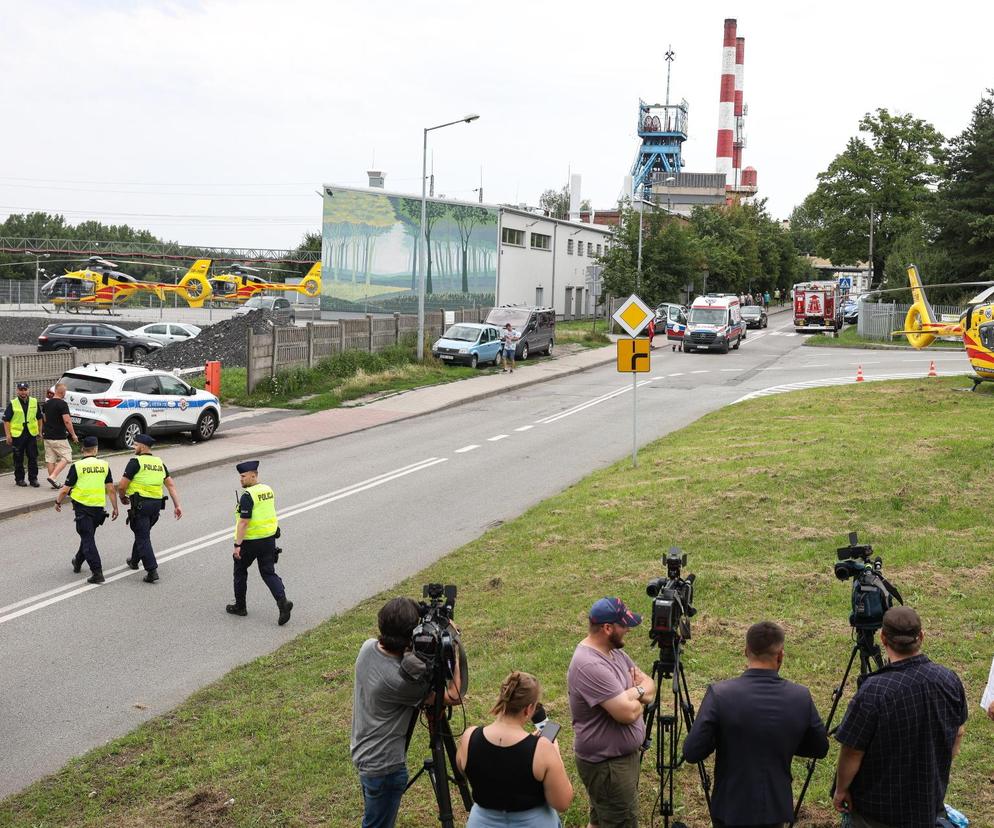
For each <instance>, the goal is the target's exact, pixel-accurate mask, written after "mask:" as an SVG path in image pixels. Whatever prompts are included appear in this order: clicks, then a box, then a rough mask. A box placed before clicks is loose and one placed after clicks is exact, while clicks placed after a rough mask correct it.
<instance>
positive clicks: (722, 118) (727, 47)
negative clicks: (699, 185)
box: [715, 18, 736, 188]
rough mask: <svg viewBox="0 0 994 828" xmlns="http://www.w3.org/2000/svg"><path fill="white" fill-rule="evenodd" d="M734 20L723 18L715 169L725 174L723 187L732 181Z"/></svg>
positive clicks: (728, 185) (730, 184) (729, 184)
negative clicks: (723, 33) (723, 30)
mask: <svg viewBox="0 0 994 828" xmlns="http://www.w3.org/2000/svg"><path fill="white" fill-rule="evenodd" d="M735 52H736V43H735V20H734V19H733V18H727V19H726V20H725V38H724V41H723V42H722V48H721V97H720V98H719V103H718V153H717V156H718V158H717V165H716V167H715V169H716V171H717V172H719V173H724V174H725V187H726V188H731V187H732V185H733V183H734V177H733V167H732V150H733V143H734V141H735V63H736V61H735Z"/></svg>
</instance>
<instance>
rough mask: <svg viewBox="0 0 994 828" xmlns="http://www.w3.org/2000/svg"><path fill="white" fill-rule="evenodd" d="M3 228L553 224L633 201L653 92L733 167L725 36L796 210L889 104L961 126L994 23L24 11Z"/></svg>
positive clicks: (591, 9)
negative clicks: (723, 107) (725, 135)
mask: <svg viewBox="0 0 994 828" xmlns="http://www.w3.org/2000/svg"><path fill="white" fill-rule="evenodd" d="M0 9H2V11H3V25H2V28H0V91H2V93H3V100H4V103H5V118H4V129H3V130H2V134H0V148H2V151H0V218H3V217H5V216H6V215H7V214H9V213H12V212H24V211H27V210H46V211H49V212H60V213H63V214H65V215H66V217H67V218H68V219H69V220H70V221H72V222H74V223H75V222H77V221H80V220H83V219H88V218H93V219H98V220H101V221H105V222H116V223H128V224H131V225H134V226H140V227H147V228H149V229H150V230H152V231H153V232H155V233H156V234H157V235H160V236H162V237H164V238H167V239H174V240H178V241H182V242H187V243H194V244H212V245H226V246H257V247H288V246H292V245H294V244H296V243H297V242H298V241H299V239H300V237H301V235H302V234H303V233H304V231H305V230H317V229H318V226H319V223H320V215H321V204H320V199H319V198H318V196H317V195H316V193H315V190H316V189H317V188H318V187H319V186H320V185H321V184H322V183H337V184H354V185H364V184H365V183H366V175H365V171H366V170H367V169H370V168H371V167H372V168H376V169H382V170H384V171H385V172H386V176H387V188H388V189H391V190H397V191H401V192H418V191H419V188H420V165H421V137H422V132H421V130H422V128H423V127H425V126H430V125H433V124H437V123H442V122H444V121H448V120H452V119H454V118H458V117H460V116H462V115H464V114H466V113H470V112H477V113H479V114H480V116H481V117H480V120H479V121H476V122H475V123H473V124H469V125H465V124H460V125H457V126H453V127H449V128H448V129H445V130H440V131H438V132H434V133H432V136H431V147H432V149H433V152H434V169H435V176H436V182H437V183H436V188H437V192H439V193H444V194H446V195H449V196H453V197H457V198H463V199H467V200H473V199H475V198H476V194H475V193H474V188H476V187H478V186H479V183H480V178H481V170H482V180H483V186H484V194H485V199H486V201H488V202H511V203H519V202H528V203H531V204H534V203H536V202H537V200H538V196H539V194H540V193H541V192H542V190H544V189H546V188H548V187H557V186H562V185H563V184H565V183H566V181H567V176H568V173H569V171H570V170H572V171H574V172H579V173H581V174H582V176H583V185H582V189H583V193H582V194H583V197H584V198H589V199H591V200H592V201H593V203H594V206H595V207H603V208H608V207H611V206H613V205H614V203H615V202H616V200H617V198H618V195H619V193H620V191H621V187H622V181H623V177H624V176H625V174H626V173H627V172H628V171H629V168H630V166H631V163H632V160H633V157H634V155H635V152H636V149H637V146H638V142H637V136H636V132H635V129H636V116H637V105H638V99H639V97H642V98H644V99H646V100H649V101H662V99H663V97H664V95H665V87H666V70H665V63H664V60H663V54H664V52H665V51H666V47H667V46H668V45H670V44H672V48H673V50H674V51H675V52H676V61H675V63H674V65H673V80H672V97H673V98H675V99H679V98H686V99H687V100H688V101H689V103H690V139H689V140H688V141H687V143H686V144H685V147H684V158H685V160H686V170H687V171H703V172H711V171H713V170H714V164H715V159H714V154H715V131H716V128H717V114H718V88H719V75H720V60H721V37H722V23H723V20H724V18H725V17H736V18H737V19H738V21H739V34H740V35H741V36H744V37H745V38H746V63H745V100H746V102H747V103H748V105H749V117H748V119H747V123H746V129H747V135H748V146H747V148H746V151H745V158H744V163H745V164H747V165H752V166H754V167H756V168H757V169H758V171H759V185H760V192H761V195H763V196H765V197H766V198H767V199H768V203H769V208H770V211H771V212H772V213H773V214H774V215H775V216H778V217H784V216H786V215H787V214H788V213H789V212H790V210H791V208H792V207H793V206H794V205H795V204H797V203H798V202H799V201H800V200H801V199H803V198H804V196H805V195H806V194H807V193H808V192H809V191H810V190H811V189H812V188H813V187H814V184H815V176H816V175H817V173H818V172H819V171H820V170H823V169H824V168H825V167H826V166H827V165H828V163H829V162H830V161H831V159H832V158H833V157H834V156H835V155H836V154H837V153H838V152H840V151H841V150H842V149H843V148H844V146H845V142H846V140H847V139H848V138H849V137H850V136H851V135H853V134H855V132H856V124H857V122H858V120H859V118H860V117H861V116H862V115H863V114H864V113H865V112H867V111H870V110H873V109H876V108H877V107H887V108H889V109H891V110H893V111H900V112H911V113H913V114H915V115H916V116H918V117H921V118H924V119H926V120H929V121H931V122H932V123H933V124H935V125H936V127H937V128H938V129H939V130H940V131H941V132H943V133H944V134H946V135H953V134H956V133H958V132H959V131H961V130H962V129H963V128H964V126H965V125H966V123H967V121H968V119H969V116H970V111H971V110H972V108H973V107H974V106H975V104H976V103H977V101H978V100H979V99H980V96H981V94H982V93H983V91H984V89H985V87H988V86H994V73H992V72H991V67H992V65H994V62H992V59H991V57H990V54H991V52H990V49H991V47H990V44H989V42H988V41H987V39H988V38H989V36H990V34H989V33H990V31H991V30H992V23H994V4H991V3H989V2H984V3H979V2H969V3H968V2H965V1H964V0H946V2H943V3H935V2H928V3H925V2H918V1H917V0H910V1H909V2H901V3H898V2H889V1H888V2H884V1H883V0H876V1H875V2H870V1H869V0H862V2H851V0H836V2H833V3H819V4H810V3H798V2H781V1H780V0H775V2H763V3H759V2H755V1H754V2H744V0H740V1H739V2H724V3H719V2H712V0H696V2H689V3H685V4H678V5H674V4H668V3H649V2H642V3H636V2H629V0H614V2H610V3H605V2H597V3H593V2H587V0H571V2H559V0H529V1H528V2H524V1H523V0H504V1H503V2H501V3H485V2H479V0H464V2H455V0H435V1H434V2H426V1H425V0H313V1H312V0H281V1H280V2H276V0H268V1H267V0H158V2H152V0H148V2H140V0H73V1H72V2H70V0H32V2H23V0H0Z"/></svg>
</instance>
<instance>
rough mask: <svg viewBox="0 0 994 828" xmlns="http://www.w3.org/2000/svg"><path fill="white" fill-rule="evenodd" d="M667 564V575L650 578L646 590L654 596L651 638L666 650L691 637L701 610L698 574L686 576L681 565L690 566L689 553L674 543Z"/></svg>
mask: <svg viewBox="0 0 994 828" xmlns="http://www.w3.org/2000/svg"><path fill="white" fill-rule="evenodd" d="M663 563H665V564H666V577H665V578H654V579H653V580H651V581H649V583H648V584H647V585H646V587H645V591H646V594H647V595H648V596H649V597H650V598H652V623H651V625H650V627H649V640H650V641H651V642H652V643H653V644H655V645H657V646H658V647H659V648H660V649H661V650H663V651H664V652H665V651H667V650H672V649H673V648H674V647H676V646H679V645H680V644H682V643H683V642H684V641H687V640H689V639H690V618H691V617H692V616H693V615H695V614H696V613H697V610H696V609H695V608H694V580H695V578H696V576H695V575H688V576H687V577H686V578H684V577H683V575H682V574H681V567H684V566H686V565H687V555H686V553H685V552H681V551H680V550H679V549H678V548H677V547H675V546H673V547H671V548H670V551H669V553H668V554H667V555H666V557H665V558H663Z"/></svg>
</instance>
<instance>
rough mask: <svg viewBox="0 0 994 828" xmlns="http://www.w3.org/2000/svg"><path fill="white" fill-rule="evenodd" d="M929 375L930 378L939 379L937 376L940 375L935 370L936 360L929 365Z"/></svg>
mask: <svg viewBox="0 0 994 828" xmlns="http://www.w3.org/2000/svg"><path fill="white" fill-rule="evenodd" d="M928 375H929V376H930V377H937V376H939V374H938V373H937V372H936V370H935V360H934V359H933V360H932V361H931V362H930V363H929V364H928Z"/></svg>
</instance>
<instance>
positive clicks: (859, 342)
mask: <svg viewBox="0 0 994 828" xmlns="http://www.w3.org/2000/svg"><path fill="white" fill-rule="evenodd" d="M804 344H805V345H810V346H812V347H815V348H870V349H886V350H893V349H894V347H895V346H898V347H903V348H907V349H909V350H910V349H911V346H910V345H909V344H908V340H907V339H906V338H905V337H903V336H896V337H893V340H892V342H884V341H882V340H879V339H866V338H865V337H861V336H860V335H859V331H858V329H857V328H856V326H855V325H848V326H847V327H845V328H843V329H842V332H841V333H840V334H839V335H838V336H837V337H832V336H827V335H825V334H817V333H816V334H812V335H811V336H809V337H807V339H805V340H804ZM929 347H930V348H951V349H952V350H954V351H962V350H963V343H962V342H944V341H943V340H941V339H937V340H935V342H933V343H932V344H931V345H930V346H929Z"/></svg>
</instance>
